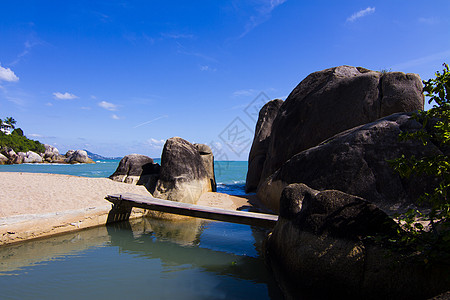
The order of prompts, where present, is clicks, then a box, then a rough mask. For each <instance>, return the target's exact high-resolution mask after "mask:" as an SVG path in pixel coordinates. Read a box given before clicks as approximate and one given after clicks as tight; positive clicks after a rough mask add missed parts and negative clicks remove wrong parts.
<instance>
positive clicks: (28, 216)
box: [0, 172, 257, 247]
mask: <svg viewBox="0 0 450 300" xmlns="http://www.w3.org/2000/svg"><path fill="white" fill-rule="evenodd" d="M0 191H1V193H0V247H1V246H3V245H8V244H13V243H20V242H24V241H28V240H32V239H38V238H43V237H49V236H53V235H59V234H63V233H68V232H71V231H77V230H82V229H87V228H92V227H96V226H102V225H105V224H106V221H107V218H108V213H109V211H110V210H111V207H112V205H111V203H109V202H108V201H107V200H105V199H104V198H105V196H106V195H108V194H117V193H135V194H140V195H149V193H148V191H147V190H146V189H145V187H143V186H136V185H131V184H126V183H121V182H116V181H113V180H110V179H109V178H88V177H78V176H73V175H61V174H50V173H25V172H0ZM197 204H199V205H207V206H212V207H220V208H225V209H232V210H238V209H253V208H255V209H257V208H256V206H255V199H254V196H253V195H251V196H244V197H240V196H232V195H228V194H222V193H213V192H208V193H205V194H203V195H202V197H201V198H200V199H199V201H198V203H197ZM145 214H146V211H145V210H143V209H138V208H133V210H132V213H131V215H130V219H136V218H141V217H144V216H145Z"/></svg>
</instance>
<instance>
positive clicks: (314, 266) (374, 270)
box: [266, 184, 450, 299]
mask: <svg viewBox="0 0 450 300" xmlns="http://www.w3.org/2000/svg"><path fill="white" fill-rule="evenodd" d="M398 231H400V232H401V230H400V229H399V228H398V226H397V224H395V222H394V221H392V219H390V218H389V217H388V216H387V215H386V214H385V213H384V212H383V211H381V210H380V209H378V208H377V207H376V206H375V205H373V204H371V203H369V202H368V201H366V200H364V199H362V198H359V197H356V196H352V195H349V194H346V193H342V192H340V191H335V190H328V191H322V192H320V191H317V190H314V189H311V188H309V187H308V186H306V185H304V184H291V185H289V186H288V187H286V188H285V189H284V190H283V194H282V197H281V203H280V215H279V219H278V222H277V224H276V226H275V228H274V229H273V232H272V233H271V234H270V235H269V237H268V239H267V241H266V260H267V262H268V265H269V266H270V267H271V269H272V270H273V272H274V275H275V278H276V279H277V281H278V282H279V285H280V287H281V289H282V291H283V292H284V294H285V296H286V298H287V299H427V298H428V297H431V296H434V295H437V294H438V293H441V292H443V291H446V290H447V288H448V286H449V284H450V276H449V275H450V271H449V269H448V267H446V266H442V265H431V266H425V264H424V263H423V261H421V260H418V259H417V257H415V256H414V254H413V253H411V254H410V255H405V256H401V255H399V254H398V253H396V252H393V251H392V250H385V249H383V248H381V247H380V245H379V244H378V243H376V242H374V241H375V240H376V239H372V238H370V237H379V238H382V239H389V238H398V233H397V232H398Z"/></svg>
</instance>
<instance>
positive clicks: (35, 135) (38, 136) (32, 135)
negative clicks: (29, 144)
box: [27, 133, 44, 138]
mask: <svg viewBox="0 0 450 300" xmlns="http://www.w3.org/2000/svg"><path fill="white" fill-rule="evenodd" d="M27 135H28V136H31V137H33V138H42V137H44V136H42V135H40V134H37V133H30V134H27Z"/></svg>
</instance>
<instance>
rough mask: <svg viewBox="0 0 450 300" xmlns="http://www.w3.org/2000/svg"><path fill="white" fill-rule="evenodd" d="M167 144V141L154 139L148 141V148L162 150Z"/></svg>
mask: <svg viewBox="0 0 450 300" xmlns="http://www.w3.org/2000/svg"><path fill="white" fill-rule="evenodd" d="M165 143H166V141H165V140H157V139H154V138H150V139H148V140H147V141H146V144H147V146H150V148H153V149H157V150H159V149H162V147H163V146H164V144H165Z"/></svg>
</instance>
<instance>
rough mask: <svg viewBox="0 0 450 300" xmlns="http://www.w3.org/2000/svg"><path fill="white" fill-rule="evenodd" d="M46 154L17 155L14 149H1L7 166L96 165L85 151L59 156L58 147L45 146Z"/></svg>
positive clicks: (21, 153) (70, 151)
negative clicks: (38, 164) (36, 164)
mask: <svg viewBox="0 0 450 300" xmlns="http://www.w3.org/2000/svg"><path fill="white" fill-rule="evenodd" d="M44 147H45V152H44V153H35V152H33V151H28V152H26V153H25V152H19V153H17V154H16V152H14V150H13V149H12V148H8V147H3V148H0V152H1V153H2V154H3V155H4V156H5V157H6V158H7V161H6V163H7V164H21V163H60V164H65V163H70V164H74V163H94V161H93V160H92V159H90V158H89V157H88V155H87V152H86V151H84V150H76V151H75V150H69V151H68V152H67V153H66V155H61V154H59V151H58V149H57V148H56V147H53V146H51V145H46V144H44Z"/></svg>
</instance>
